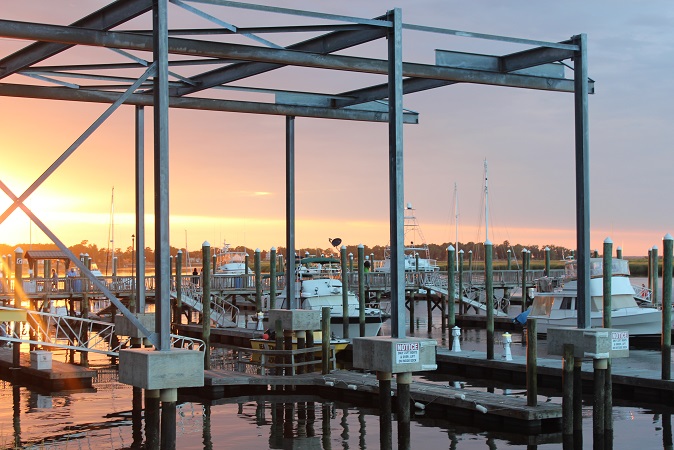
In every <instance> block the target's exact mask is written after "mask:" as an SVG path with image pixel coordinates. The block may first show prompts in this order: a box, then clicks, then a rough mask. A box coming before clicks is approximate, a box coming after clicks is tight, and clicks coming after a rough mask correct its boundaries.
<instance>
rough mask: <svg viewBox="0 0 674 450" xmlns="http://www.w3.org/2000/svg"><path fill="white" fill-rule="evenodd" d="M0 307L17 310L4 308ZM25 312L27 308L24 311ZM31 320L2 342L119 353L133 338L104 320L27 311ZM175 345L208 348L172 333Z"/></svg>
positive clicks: (199, 342) (194, 340)
mask: <svg viewBox="0 0 674 450" xmlns="http://www.w3.org/2000/svg"><path fill="white" fill-rule="evenodd" d="M0 310H5V311H17V309H16V308H8V307H0ZM22 311H23V310H22ZM26 312H27V320H26V322H25V323H23V324H22V325H21V326H20V327H19V329H14V328H10V329H5V332H4V336H3V335H2V334H0V341H6V342H20V343H27V344H34V345H39V346H44V347H58V348H64V349H70V350H77V351H86V352H92V353H101V354H105V355H109V356H119V350H120V349H122V348H125V347H127V346H128V344H129V341H130V338H129V337H120V336H118V335H116V334H115V325H114V324H113V323H109V322H103V321H100V320H91V319H83V318H81V317H72V316H63V315H60V314H52V313H46V312H41V311H30V310H28V311H26ZM171 345H172V346H173V347H181V348H183V347H184V348H191V349H198V350H202V351H203V349H204V345H205V344H204V342H203V341H201V340H199V339H194V338H188V337H185V336H179V335H171Z"/></svg>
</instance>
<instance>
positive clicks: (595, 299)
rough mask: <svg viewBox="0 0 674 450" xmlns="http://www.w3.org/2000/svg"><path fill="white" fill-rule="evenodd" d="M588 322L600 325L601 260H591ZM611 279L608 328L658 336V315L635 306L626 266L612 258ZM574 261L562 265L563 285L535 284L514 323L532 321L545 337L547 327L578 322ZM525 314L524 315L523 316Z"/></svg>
mask: <svg viewBox="0 0 674 450" xmlns="http://www.w3.org/2000/svg"><path fill="white" fill-rule="evenodd" d="M589 263H590V279H589V285H590V319H591V326H592V327H601V326H602V317H603V309H604V279H603V259H602V258H591V259H590V260H589ZM611 266H612V277H611V327H612V328H619V329H624V330H628V331H629V335H630V337H653V336H657V335H660V334H661V333H662V312H661V311H660V310H659V309H657V308H654V307H652V306H639V304H638V303H637V300H636V298H635V297H638V296H639V295H640V293H637V292H636V291H635V287H634V286H633V285H632V284H631V283H630V278H629V275H630V271H629V263H628V261H627V260H624V259H613V260H612V263H611ZM577 283H578V277H577V262H576V261H575V260H574V261H568V262H567V263H566V264H565V266H564V283H563V285H562V286H561V287H554V286H553V285H552V284H551V283H549V280H548V279H546V278H543V279H541V280H538V281H537V288H536V292H535V293H534V300H533V304H532V306H531V308H530V309H529V310H527V311H525V312H524V313H522V314H521V315H520V316H518V318H516V319H515V320H517V321H519V322H520V323H523V322H524V321H525V320H527V316H528V319H536V327H537V331H538V333H540V334H546V333H547V329H548V327H554V326H572V327H574V326H576V325H577V320H578V291H577V286H578V284H577ZM527 313H528V315H527Z"/></svg>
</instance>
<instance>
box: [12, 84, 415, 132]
mask: <svg viewBox="0 0 674 450" xmlns="http://www.w3.org/2000/svg"><path fill="white" fill-rule="evenodd" d="M121 95H122V94H120V93H117V92H109V91H91V90H87V89H68V88H60V87H43V86H31V85H18V84H6V83H0V96H5V97H21V98H41V99H45V100H70V101H77V102H88V103H113V102H115V101H116V100H117V99H119V97H120V96H121ZM124 103H125V104H127V105H136V106H152V105H153V104H154V101H153V97H152V95H150V94H133V95H130V96H129V98H128V99H126V100H125V101H124ZM169 106H170V107H171V108H178V109H199V110H206V111H225V112H240V113H249V114H266V115H275V116H288V115H292V116H297V117H314V118H323V119H337V120H356V121H362V122H387V121H388V113H386V112H373V111H360V110H355V109H333V108H320V107H313V106H296V105H279V104H271V103H258V102H242V101H235V100H218V99H209V98H194V97H178V98H175V97H171V98H169ZM403 120H404V122H405V123H411V124H416V123H419V117H418V114H416V113H411V112H408V113H405V115H404V119H403Z"/></svg>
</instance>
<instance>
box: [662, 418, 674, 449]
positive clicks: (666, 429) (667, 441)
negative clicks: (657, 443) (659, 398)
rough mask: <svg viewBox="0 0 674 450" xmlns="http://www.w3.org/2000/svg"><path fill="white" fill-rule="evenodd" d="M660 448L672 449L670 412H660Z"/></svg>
mask: <svg viewBox="0 0 674 450" xmlns="http://www.w3.org/2000/svg"><path fill="white" fill-rule="evenodd" d="M662 448H663V449H664V450H672V449H673V448H674V447H673V446H672V415H671V414H670V413H663V414H662Z"/></svg>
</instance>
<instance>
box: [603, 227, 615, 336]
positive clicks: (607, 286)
mask: <svg viewBox="0 0 674 450" xmlns="http://www.w3.org/2000/svg"><path fill="white" fill-rule="evenodd" d="M603 258H604V260H603V264H602V265H603V269H602V275H603V277H604V279H603V286H602V288H603V296H604V305H603V308H604V312H603V327H604V328H611V277H612V276H613V241H612V240H611V238H606V239H604V254H603Z"/></svg>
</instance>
